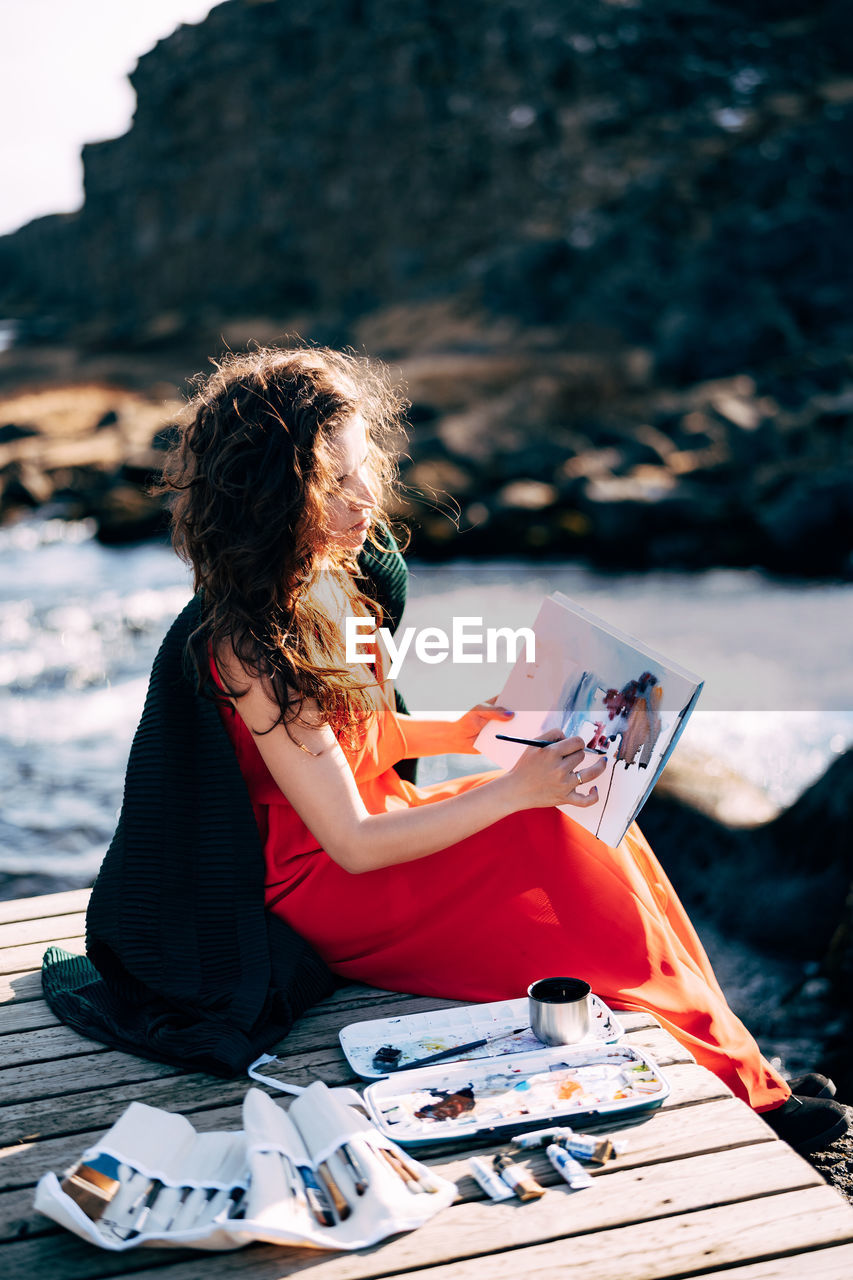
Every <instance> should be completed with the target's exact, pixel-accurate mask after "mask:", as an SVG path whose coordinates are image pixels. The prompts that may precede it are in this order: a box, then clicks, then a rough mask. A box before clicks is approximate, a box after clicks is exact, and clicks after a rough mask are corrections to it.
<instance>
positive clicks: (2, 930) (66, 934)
mask: <svg viewBox="0 0 853 1280" xmlns="http://www.w3.org/2000/svg"><path fill="white" fill-rule="evenodd" d="M85 934H86V913H85V912H80V911H75V912H69V913H68V914H67V915H61V916H43V917H41V918H40V919H38V920H16V921H13V922H12V923H10V924H0V948H4V947H21V946H24V944H25V943H28V942H43V943H45V945H47V944H48V943H50V942H53V940H54V938H57V937H60V936H61V937H63V938H70V937H77V938H83V937H85Z"/></svg>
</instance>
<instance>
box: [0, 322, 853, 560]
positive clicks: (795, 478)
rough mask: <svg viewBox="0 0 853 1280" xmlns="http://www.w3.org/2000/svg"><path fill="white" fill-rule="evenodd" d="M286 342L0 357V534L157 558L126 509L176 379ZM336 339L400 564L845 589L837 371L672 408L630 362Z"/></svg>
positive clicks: (451, 334) (170, 406)
mask: <svg viewBox="0 0 853 1280" xmlns="http://www.w3.org/2000/svg"><path fill="white" fill-rule="evenodd" d="M306 320H307V323H306ZM293 331H301V332H303V333H305V334H307V335H309V336H310V334H311V333H312V331H313V330H312V326H311V324H310V318H306V317H301V318H300V317H293V324H291V325H287V326H285V328H284V329H280V328H277V327H274V326H273V323H272V322H271V321H269V320H268V319H267V320H256V321H254V322H246V321H244V322H236V323H233V324H231V325H230V326H223V330H222V332H221V333H220V334H219V335H214V334H210V335H206V336H207V341H208V343H209V345H207V346H205V345H204V339H205V335H201V337H200V339H199V342H198V343H197V344H196V345H195V346H190V345H188V344H184V345H182V346H181V345H176V346H175V348H174V349H171V348H170V347H168V346H166V347H165V348H160V349H155V350H153V351H151V350H149V351H145V350H142V351H139V350H137V351H134V352H128V351H123V352H116V351H112V352H111V351H110V350H108V349H107V350H101V351H95V352H92V351H87V350H85V349H83V350H81V349H79V348H76V349H75V348H73V347H47V346H31V347H17V348H13V349H12V350H10V351H6V352H4V353H2V354H0V518H4V519H10V518H14V516H15V513H16V512H21V511H25V510H27V509H33V508H46V509H48V510H50V511H52V512H55V513H57V514H59V515H63V516H68V517H74V518H80V517H86V516H88V517H92V518H93V519H94V520H95V521H96V522H97V527H98V536H99V537H100V538H101V539H103V540H104V541H107V542H121V541H131V540H134V539H138V538H144V537H150V536H157V535H158V534H159V533H160V532H162V529H163V527H164V526H163V517H162V513H161V510H160V507H159V504H158V503H157V502H156V501H155V500H153V499H151V498H149V497H147V496H146V488H147V486H148V485H149V484H150V481H151V479H152V478H153V476H155V475H156V472H157V469H158V466H159V459H160V456H161V451H162V449H163V447H164V446H165V444H166V443H167V442H168V440H169V438H170V425H171V424H172V422H173V421H174V417H175V415H176V413H177V412H178V411H179V409H180V407H181V404H182V400H183V397H184V396H185V395H186V393H187V383H186V380H187V378H189V377H190V376H191V375H192V374H193V373H194V372H196V371H198V370H201V369H204V368H205V367H209V365H208V357H209V355H210V354H211V353H212V352H216V351H220V350H222V349H223V347H224V346H225V345H228V346H232V347H234V346H240V345H244V344H245V343H246V342H248V340H249V339H250V338H251V339H253V340H256V341H257V340H261V341H275V340H282V339H283V338H284V337H285V335H286V333H287V332H293ZM340 336H341V337H342V338H343V339H344V341H345V342H351V343H352V344H353V345H354V346H355V347H356V349H357V350H365V351H367V352H369V353H370V354H371V355H373V356H380V357H384V358H386V359H388V360H389V361H390V362H391V364H392V366H393V368H394V370H395V372H396V373H397V375H398V377H399V379H400V381H401V382H402V383H403V385H404V386H405V388H406V392H407V395H408V397H409V399H410V401H411V410H410V413H409V419H410V423H411V426H410V430H409V436H408V442H407V444H406V446H405V450H404V454H403V457H402V465H401V480H402V486H403V487H402V491H401V499H400V502H399V504H398V506H397V509H396V511H395V515H397V516H398V517H400V519H401V520H402V522H403V523H404V524H405V525H406V526H407V527H408V529H409V536H410V538H411V543H410V546H411V552H412V554H414V555H417V556H419V557H424V558H431V559H444V558H459V557H463V558H467V557H470V558H472V559H476V558H479V557H481V556H505V555H522V556H524V555H528V556H532V557H536V558H538V557H549V556H553V557H556V558H563V559H565V558H580V559H584V560H587V561H588V562H590V563H592V564H594V565H597V566H602V567H612V568H614V569H625V568H638V569H642V568H657V567H662V566H672V567H678V568H687V569H700V568H705V567H708V566H711V565H736V566H744V565H758V566H762V567H764V568H767V569H769V570H771V571H773V572H775V573H779V574H793V575H798V576H806V577H814V576H817V577H819V576H830V577H848V576H850V575H851V573H853V467H851V465H850V464H851V459H852V458H853V453H852V452H851V450H853V434H851V430H850V414H851V409H853V367H848V366H849V365H850V361H849V359H848V358H846V357H845V358H841V357H836V358H835V359H834V360H831V359H830V356H829V354H828V353H827V354H826V356H825V360H824V365H823V367H822V368H821V369H817V368H815V370H813V371H812V375H809V376H807V375H806V374H805V373H804V372H803V371H800V372H799V373H798V375H797V376H796V377H795V376H793V375H786V374H784V373H783V372H782V371H779V372H777V374H776V375H775V377H774V376H771V375H770V374H769V373H767V372H765V373H764V374H763V375H762V376H761V377H758V376H755V375H749V374H745V373H739V374H736V375H733V376H731V377H727V378H715V379H710V380H707V381H702V382H697V383H695V384H692V385H691V386H689V387H676V386H672V385H668V384H667V383H665V382H662V381H661V380H660V378H659V376H657V375H656V374H655V371H654V367H653V360H652V353H651V352H649V351H648V350H645V349H644V348H642V347H630V348H628V347H622V348H618V349H615V350H612V351H609V352H601V351H591V350H584V349H583V347H582V346H581V347H577V348H574V349H573V348H571V347H568V346H566V345H565V344H564V341H563V335H562V334H561V332H560V331H559V330H552V329H547V328H546V329H535V330H530V329H526V328H524V327H522V326H520V325H519V324H517V323H515V322H511V321H509V320H506V319H504V320H498V319H496V318H495V317H490V316H487V315H485V314H483V313H482V312H476V311H475V312H472V311H466V310H465V309H464V308H463V307H461V305H459V304H451V303H441V304H439V303H428V304H419V305H415V304H410V305H409V306H407V307H402V306H400V307H390V308H386V309H385V310H382V311H377V312H374V313H371V314H370V315H367V316H365V317H362V318H361V319H360V320H359V321H358V322H354V323H353V324H352V325H351V326H350V327H349V329H348V330H347V331H346V333H345V334H343V335H340ZM821 386H823V387H824V388H825V389H821Z"/></svg>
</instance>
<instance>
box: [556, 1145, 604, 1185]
mask: <svg viewBox="0 0 853 1280" xmlns="http://www.w3.org/2000/svg"><path fill="white" fill-rule="evenodd" d="M545 1154H546V1156H547V1157H548V1159H549V1160H550V1161H551V1164H552V1165H553V1166H554V1168H555V1169H556V1170H557V1173H559V1175H560V1177H561V1178H562V1179H563V1180H564V1181H565V1182H567V1183H568V1184H569V1186H570V1187H571V1188H572V1190H573V1191H580V1190H581V1188H582V1187H591V1186H592V1182H593V1179H592V1177H591V1176H590V1174H589V1173H587V1171H586V1169H585V1168H584V1167H583V1165H582V1164H579V1163H578V1161H577V1160H576V1159H575V1158H574V1156H570V1155H569V1153H568V1151H566V1150H565V1149H564V1148H563V1147H558V1146H556V1145H555V1144H554V1143H553V1142H552V1143H551V1145H550V1146H549V1147H546V1148H545Z"/></svg>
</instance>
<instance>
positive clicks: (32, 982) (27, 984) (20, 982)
mask: <svg viewBox="0 0 853 1280" xmlns="http://www.w3.org/2000/svg"><path fill="white" fill-rule="evenodd" d="M41 999H43V993H42V989H41V960H39V963H38V967H37V968H36V969H35V970H31V971H30V972H29V973H14V974H11V975H9V974H5V975H3V976H0V1005H7V1004H11V1003H12V1002H14V1003H15V1004H22V1003H23V1002H24V1001H25V1000H41Z"/></svg>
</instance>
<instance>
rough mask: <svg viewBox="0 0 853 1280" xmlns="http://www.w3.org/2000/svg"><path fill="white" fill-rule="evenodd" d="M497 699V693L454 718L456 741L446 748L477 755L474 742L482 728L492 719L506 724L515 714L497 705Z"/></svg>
mask: <svg viewBox="0 0 853 1280" xmlns="http://www.w3.org/2000/svg"><path fill="white" fill-rule="evenodd" d="M497 700H498V696H497V694H495V696H494V697H493V698H487V699H486V701H485V702H478V703H477V705H476V707H472V708H471V710H470V711H466V712H465V714H464V716H460V717H459V719H458V720H453V721H452V722H451V724H452V729H453V738H454V741H453V743H452V745H450V746H448V747H447V748H446V750H447V751H453V752H456V753H457V754H459V755H476V754H477V748H476V747H475V746H474V742H475V740H476V738H477V736H478V735H479V733H480V730H481V729H483V727H484V726H485V725H487V724H488V723H489V721H490V720H500V721H502V722H503V723H504V724H506V722H507V721H508V720H511V719H512V717H513V716H514V715H515V712H514V711H509V710H508V709H507V708H506V707H498V706H496V705H495V703H496V702H497ZM535 749H536V748H534V750H535Z"/></svg>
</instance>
